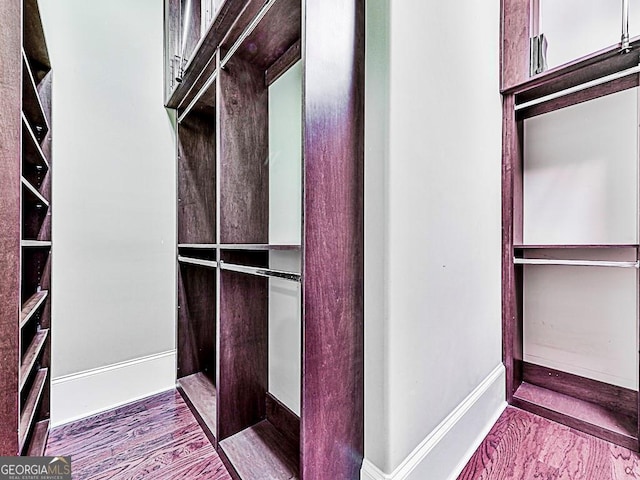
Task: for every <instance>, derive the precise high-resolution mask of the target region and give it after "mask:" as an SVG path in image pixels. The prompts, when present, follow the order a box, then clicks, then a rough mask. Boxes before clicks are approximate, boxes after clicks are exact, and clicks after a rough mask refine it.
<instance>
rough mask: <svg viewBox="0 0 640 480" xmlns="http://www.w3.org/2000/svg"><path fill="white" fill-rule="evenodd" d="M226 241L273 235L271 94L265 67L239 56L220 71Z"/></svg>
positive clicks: (222, 221)
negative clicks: (271, 216)
mask: <svg viewBox="0 0 640 480" xmlns="http://www.w3.org/2000/svg"><path fill="white" fill-rule="evenodd" d="M218 88H219V89H220V95H219V105H218V109H219V115H220V117H219V118H220V120H219V121H220V150H219V151H220V161H219V165H220V172H219V175H220V239H221V240H220V241H221V243H267V241H268V237H269V162H268V155H269V143H268V142H269V94H268V90H267V87H266V85H265V82H264V72H263V71H261V70H258V69H256V68H255V67H253V66H252V65H250V64H248V63H247V62H245V61H243V60H241V59H240V58H237V57H233V58H231V59H230V61H229V63H227V65H226V67H225V69H224V70H222V71H221V72H220V74H219V77H218Z"/></svg>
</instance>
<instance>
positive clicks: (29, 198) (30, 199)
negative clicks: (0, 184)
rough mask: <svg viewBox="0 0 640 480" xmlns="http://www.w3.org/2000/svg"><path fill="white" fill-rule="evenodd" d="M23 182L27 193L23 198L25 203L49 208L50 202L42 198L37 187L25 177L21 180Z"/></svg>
mask: <svg viewBox="0 0 640 480" xmlns="http://www.w3.org/2000/svg"><path fill="white" fill-rule="evenodd" d="M21 181H22V186H23V187H24V188H23V190H24V191H25V192H26V193H27V195H24V197H23V200H24V201H25V202H27V203H32V204H41V205H44V206H45V207H46V208H49V201H48V200H47V199H46V198H44V197H43V196H42V194H41V193H40V192H39V191H38V190H37V189H36V187H34V186H33V185H31V184H30V183H29V182H28V181H27V179H26V178H24V177H22V178H21Z"/></svg>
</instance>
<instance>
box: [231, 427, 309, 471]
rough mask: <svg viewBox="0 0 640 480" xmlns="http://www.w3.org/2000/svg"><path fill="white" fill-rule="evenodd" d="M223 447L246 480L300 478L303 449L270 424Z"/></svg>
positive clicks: (255, 429)
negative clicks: (300, 458)
mask: <svg viewBox="0 0 640 480" xmlns="http://www.w3.org/2000/svg"><path fill="white" fill-rule="evenodd" d="M220 447H221V448H222V451H223V453H224V455H225V456H226V458H227V460H228V461H229V463H231V465H232V466H233V468H234V469H235V471H236V472H237V474H238V475H239V476H240V478H242V479H247V480H272V479H273V480H275V479H287V480H288V479H297V478H299V457H300V451H299V446H298V445H293V444H292V443H291V442H289V441H288V440H287V439H286V438H285V437H284V436H283V435H282V434H281V433H280V432H279V431H278V430H277V429H276V428H275V427H274V426H273V425H272V424H271V423H269V421H267V420H263V421H261V422H260V423H257V424H256V425H253V426H252V427H249V428H247V429H245V430H243V431H241V432H240V433H237V434H235V435H233V436H232V437H229V438H227V439H225V440H223V441H221V442H220Z"/></svg>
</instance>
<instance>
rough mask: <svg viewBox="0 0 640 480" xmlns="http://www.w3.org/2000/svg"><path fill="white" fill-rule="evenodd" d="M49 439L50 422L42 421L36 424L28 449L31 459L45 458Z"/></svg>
mask: <svg viewBox="0 0 640 480" xmlns="http://www.w3.org/2000/svg"><path fill="white" fill-rule="evenodd" d="M48 438H49V420H42V421H41V422H38V423H36V425H35V426H34V427H33V433H32V434H31V441H30V442H29V447H28V449H27V455H28V456H30V457H42V456H44V451H45V448H46V447H47V439H48Z"/></svg>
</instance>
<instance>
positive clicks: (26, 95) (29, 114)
mask: <svg viewBox="0 0 640 480" xmlns="http://www.w3.org/2000/svg"><path fill="white" fill-rule="evenodd" d="M22 75H23V82H22V96H23V97H22V112H23V113H24V115H25V117H26V118H27V120H28V122H29V124H30V125H32V126H33V129H34V134H35V136H36V138H37V139H38V140H39V141H42V139H43V138H44V136H45V135H46V133H47V132H48V131H49V121H48V120H47V116H46V115H45V113H44V107H43V106H42V101H41V100H40V95H39V94H38V88H37V86H36V83H35V80H34V78H33V74H32V73H31V68H30V67H29V62H28V61H27V57H26V55H25V53H24V51H23V52H22Z"/></svg>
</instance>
